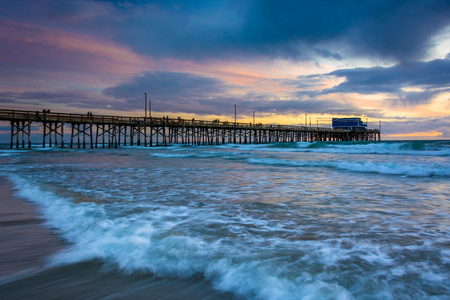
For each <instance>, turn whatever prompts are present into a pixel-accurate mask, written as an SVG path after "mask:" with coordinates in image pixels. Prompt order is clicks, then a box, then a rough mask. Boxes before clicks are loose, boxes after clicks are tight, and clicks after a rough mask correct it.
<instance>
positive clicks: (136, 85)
mask: <svg viewBox="0 0 450 300" xmlns="http://www.w3.org/2000/svg"><path fill="white" fill-rule="evenodd" d="M235 89H239V87H236V86H231V85H226V84H224V83H223V82H222V81H220V80H217V79H213V78H208V77H203V76H198V75H194V74H188V73H174V72H147V73H144V74H143V75H141V76H137V77H135V78H133V79H132V80H130V81H129V82H127V83H123V84H120V85H118V86H115V87H110V88H107V89H105V90H104V91H103V95H104V96H107V97H111V98H114V99H116V100H118V101H117V102H116V104H114V105H113V107H112V108H113V109H116V110H133V109H141V108H142V107H143V104H142V103H143V102H142V101H143V97H144V95H143V91H147V92H148V97H149V98H148V99H149V100H151V101H152V110H153V111H156V112H173V113H177V112H180V113H181V112H183V113H193V114H199V115H209V114H215V115H232V114H233V113H234V105H235V104H236V105H237V107H238V114H239V115H240V116H250V115H251V114H252V112H253V111H254V110H255V111H257V112H258V113H266V114H302V113H321V114H323V113H338V114H361V113H362V111H361V110H360V109H359V108H357V107H355V106H354V105H351V104H342V103H339V102H337V101H333V100H314V99H309V100H302V99H299V98H298V97H296V96H295V95H293V97H292V99H291V100H280V99H277V97H276V95H273V94H267V93H264V94H262V93H261V94H260V93H248V94H246V95H244V96H242V97H239V98H237V97H235V96H233V94H232V91H233V90H235ZM273 99H275V100H273ZM364 113H365V114H367V112H364ZM369 113H370V112H369Z"/></svg>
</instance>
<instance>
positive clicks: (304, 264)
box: [0, 140, 450, 299]
mask: <svg viewBox="0 0 450 300" xmlns="http://www.w3.org/2000/svg"><path fill="white" fill-rule="evenodd" d="M7 147H8V145H4V146H3V148H1V149H0V175H1V176H4V177H6V178H8V180H9V181H11V182H12V185H13V187H14V191H15V195H16V197H18V198H21V199H25V200H26V201H28V202H29V203H32V204H33V205H35V206H36V207H37V208H38V210H39V213H40V215H41V218H43V219H44V223H43V225H44V226H46V227H47V228H48V229H49V230H50V231H51V232H52V233H54V234H55V235H56V237H57V239H58V240H59V241H60V243H61V245H62V246H61V247H60V248H58V249H55V250H54V251H53V252H52V253H50V254H48V255H46V256H45V259H44V261H43V262H42V263H41V264H39V265H37V266H35V267H34V268H32V269H27V270H20V271H17V272H13V273H11V274H7V275H4V276H2V277H0V298H2V299H36V298H45V299H129V298H131V297H134V298H137V299H181V298H183V299H450V141H448V140H447V141H383V142H313V143H309V142H298V143H274V144H260V145H233V144H228V145H217V146H182V145H176V146H169V147H158V148H149V147H147V148H146V147H131V146H130V147H120V148H118V149H61V148H39V146H38V145H36V146H34V147H33V149H32V150H18V149H8V148H7ZM39 226H41V225H39ZM0 230H3V231H7V230H8V226H6V225H4V226H1V225H0ZM1 244H2V247H8V245H9V241H8V240H7V239H4V240H2V241H1ZM28 251H31V252H33V251H34V252H37V251H40V250H39V249H28ZM35 254H36V253H35ZM21 255H22V254H20V253H15V255H14V256H13V257H15V258H14V259H17V260H20V259H21ZM23 255H24V257H25V258H26V255H27V254H26V253H25V254H23Z"/></svg>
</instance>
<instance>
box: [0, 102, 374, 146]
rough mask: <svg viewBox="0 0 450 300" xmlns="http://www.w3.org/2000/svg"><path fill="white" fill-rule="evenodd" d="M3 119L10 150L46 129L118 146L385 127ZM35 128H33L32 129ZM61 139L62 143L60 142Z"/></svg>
mask: <svg viewBox="0 0 450 300" xmlns="http://www.w3.org/2000/svg"><path fill="white" fill-rule="evenodd" d="M0 121H9V122H10V124H11V141H10V145H11V148H13V147H14V146H15V147H16V148H20V147H22V148H25V147H28V148H31V134H32V132H36V131H38V130H39V128H41V132H42V138H41V141H42V146H43V147H45V146H46V145H47V146H50V147H52V146H58V144H59V145H60V146H61V147H65V146H66V144H65V142H64V129H65V128H66V132H67V131H68V130H69V132H70V133H69V134H70V143H69V145H68V146H69V147H70V148H73V147H74V145H75V146H77V147H78V148H86V147H87V146H89V147H90V148H97V147H98V146H99V145H100V146H101V147H103V148H105V147H109V148H111V147H115V148H116V147H118V146H120V145H137V146H142V145H143V146H146V147H147V146H150V147H153V146H167V145H170V144H186V145H219V144H227V143H235V144H263V143H274V142H301V141H305V142H312V141H376V140H380V130H378V129H367V130H358V131H352V130H345V129H333V128H325V127H308V126H293V125H270V124H252V123H235V122H229V121H218V120H215V121H204V120H195V119H192V120H187V119H180V118H164V117H163V118H154V117H147V118H146V117H126V116H108V115H87V114H69V113H56V112H49V113H47V112H45V113H44V112H43V111H26V110H6V109H0ZM32 126H34V127H33V129H32ZM58 140H59V142H58Z"/></svg>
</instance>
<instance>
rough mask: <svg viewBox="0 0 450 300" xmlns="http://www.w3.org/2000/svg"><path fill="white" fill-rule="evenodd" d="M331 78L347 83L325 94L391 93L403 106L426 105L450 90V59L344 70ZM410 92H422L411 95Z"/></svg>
mask: <svg viewBox="0 0 450 300" xmlns="http://www.w3.org/2000/svg"><path fill="white" fill-rule="evenodd" d="M327 75H331V76H337V77H343V78H345V79H346V80H345V81H344V82H342V83H341V84H339V85H337V86H335V87H333V88H331V89H327V90H324V91H323V93H359V94H377V93H389V94H393V95H395V96H397V97H398V98H397V100H400V101H402V102H407V103H408V104H422V103H426V102H428V101H429V100H430V99H431V98H432V97H433V96H435V95H436V94H439V93H442V92H443V91H448V90H450V59H437V60H433V61H429V62H411V63H402V64H398V65H395V66H393V67H390V68H381V67H374V68H356V69H340V70H337V71H334V72H331V73H328V74H327ZM408 88H420V89H421V90H422V91H418V92H408ZM405 89H406V91H405Z"/></svg>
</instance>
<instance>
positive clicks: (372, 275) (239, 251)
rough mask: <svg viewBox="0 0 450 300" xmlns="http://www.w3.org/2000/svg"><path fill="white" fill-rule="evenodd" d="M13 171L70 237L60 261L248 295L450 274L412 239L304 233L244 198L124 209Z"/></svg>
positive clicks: (393, 288) (393, 284)
mask: <svg viewBox="0 0 450 300" xmlns="http://www.w3.org/2000/svg"><path fill="white" fill-rule="evenodd" d="M272 163H279V162H275V161H272ZM10 178H11V179H12V180H13V182H14V183H15V185H16V187H17V189H18V191H19V194H20V196H22V197H25V198H26V199H29V200H30V201H33V202H34V203H37V204H38V205H39V206H40V207H41V208H42V211H43V214H44V216H45V217H46V219H47V220H48V221H47V225H48V226H51V227H52V228H56V229H57V231H58V233H59V234H60V235H61V236H62V237H64V238H65V239H67V240H68V241H69V242H70V244H69V245H68V248H67V249H66V250H64V251H62V252H60V253H58V254H57V255H56V256H54V257H53V259H52V262H51V265H50V266H59V265H66V264H73V263H79V262H83V261H91V260H101V261H103V262H104V263H105V264H106V265H108V266H111V267H113V268H117V269H119V270H120V271H122V272H124V273H125V274H130V275H133V274H135V273H137V274H140V273H142V272H144V273H148V274H152V275H156V276H160V277H165V276H167V277H174V276H175V277H179V278H190V277H197V276H202V277H204V278H206V279H207V280H209V281H210V282H212V284H213V286H214V287H215V288H216V289H218V290H220V291H226V292H231V293H234V294H235V295H237V296H239V297H244V298H247V299H352V298H353V297H354V296H355V297H358V296H359V297H364V296H367V295H368V294H367V293H368V292H369V293H370V296H371V297H373V298H389V297H393V298H395V297H396V296H398V297H399V296H404V293H405V289H404V287H403V286H402V284H403V283H402V282H399V280H398V276H408V278H410V279H409V281H411V282H413V283H414V282H417V281H418V280H419V281H420V282H425V283H424V285H427V284H431V285H433V284H434V285H442V284H443V282H444V281H443V279H442V278H437V279H436V278H433V279H427V278H420V274H421V270H423V269H424V268H427V270H428V272H430V274H436V273H437V271H439V266H437V265H433V264H432V263H431V262H427V263H426V264H425V263H424V262H422V261H417V262H414V261H410V262H408V263H407V264H402V263H401V262H402V260H401V259H397V258H398V257H403V255H404V251H405V248H404V247H401V246H397V247H398V249H393V248H392V247H391V246H389V247H382V246H380V244H378V242H376V241H375V242H374V243H371V242H370V240H368V239H366V240H364V241H363V240H358V242H354V240H353V239H348V240H347V239H345V238H342V237H341V238H337V237H333V236H332V235H330V236H326V238H322V239H320V238H319V237H320V236H321V234H322V235H324V234H325V232H321V231H320V230H314V231H312V232H311V233H310V235H315V236H316V237H317V238H315V239H313V238H310V237H309V238H307V239H302V238H301V236H302V231H303V230H308V227H309V225H304V227H302V226H301V225H300V224H299V225H297V226H294V227H293V226H292V221H293V220H285V221H282V220H279V222H274V221H273V220H270V219H266V218H264V217H262V216H260V215H251V214H250V213H248V212H246V211H245V210H243V209H242V208H240V207H239V206H238V205H233V206H228V205H223V206H216V207H214V206H212V207H202V208H200V207H198V206H197V207H195V208H193V207H189V206H185V205H163V204H161V202H159V203H152V202H148V203H138V202H136V203H134V204H133V205H134V207H133V210H132V211H133V212H132V213H124V212H126V211H127V210H128V209H129V208H130V204H129V203H127V204H120V203H114V205H112V204H111V203H110V204H108V205H106V204H101V203H95V202H74V201H73V200H72V199H70V198H65V197H61V196H58V195H57V194H55V193H52V192H49V191H44V190H42V189H41V188H40V187H39V185H37V184H34V183H32V182H30V181H27V180H24V179H22V178H20V177H18V176H10ZM112 207H114V209H113V208H112ZM137 208H139V210H137ZM119 212H120V213H119ZM324 226H327V225H326V224H324ZM352 234H356V233H352ZM325 235H326V234H325ZM424 247H428V246H427V245H425V246H424ZM406 250H407V249H406ZM416 250H417V249H414V251H412V250H411V251H410V252H411V253H412V252H414V253H416V252H417V251H416ZM394 251H397V252H398V253H396V252H394ZM402 251H403V252H402ZM398 254H400V255H398ZM437 264H438V263H437ZM349 266H351V268H350V267H349ZM436 268H437V269H436ZM330 270H332V271H330ZM436 270H437V271H436ZM394 271H395V272H394ZM397 274H401V275H397ZM433 280H434V281H433ZM373 286H376V287H377V290H376V291H374V290H372V288H371V287H373ZM406 292H408V291H406ZM444 292H445V291H444ZM393 293H394V294H395V293H396V296H395V295H392V294H393Z"/></svg>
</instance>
